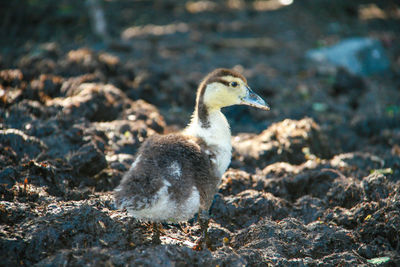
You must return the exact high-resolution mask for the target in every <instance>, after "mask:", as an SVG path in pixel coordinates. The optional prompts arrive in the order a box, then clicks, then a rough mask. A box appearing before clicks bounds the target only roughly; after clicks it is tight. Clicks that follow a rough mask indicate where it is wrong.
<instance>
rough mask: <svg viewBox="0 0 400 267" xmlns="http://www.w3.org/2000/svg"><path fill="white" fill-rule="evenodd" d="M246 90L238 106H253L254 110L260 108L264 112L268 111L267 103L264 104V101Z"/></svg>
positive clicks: (249, 90)
mask: <svg viewBox="0 0 400 267" xmlns="http://www.w3.org/2000/svg"><path fill="white" fill-rule="evenodd" d="M246 88H247V93H246V95H245V96H244V97H243V98H242V99H241V102H240V104H242V105H249V106H253V107H256V108H261V109H264V110H270V108H269V106H268V104H267V103H265V101H264V99H262V98H261V97H260V96H259V95H257V94H256V93H254V92H253V91H252V90H251V89H250V87H246Z"/></svg>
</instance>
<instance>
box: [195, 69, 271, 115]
mask: <svg viewBox="0 0 400 267" xmlns="http://www.w3.org/2000/svg"><path fill="white" fill-rule="evenodd" d="M197 105H198V108H199V109H207V110H215V109H221V108H223V107H227V106H232V105H249V106H253V107H257V108H261V109H265V110H269V106H268V104H267V103H265V101H264V100H263V99H262V98H261V97H260V96H258V95H257V94H255V93H254V92H253V91H252V90H251V89H250V87H249V86H248V85H247V80H246V78H245V77H243V75H241V74H240V73H238V72H236V71H233V70H229V69H216V70H214V71H213V72H211V73H210V74H208V75H207V76H206V77H205V78H204V80H203V81H202V82H201V84H200V86H199V90H198V92H197Z"/></svg>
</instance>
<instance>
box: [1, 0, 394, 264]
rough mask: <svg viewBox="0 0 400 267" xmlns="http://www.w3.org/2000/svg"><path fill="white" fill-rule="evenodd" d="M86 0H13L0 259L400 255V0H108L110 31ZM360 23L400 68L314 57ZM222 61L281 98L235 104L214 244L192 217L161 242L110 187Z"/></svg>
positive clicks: (294, 260)
mask: <svg viewBox="0 0 400 267" xmlns="http://www.w3.org/2000/svg"><path fill="white" fill-rule="evenodd" d="M87 3H88V2H86V4H85V2H84V1H78V0H74V1H50V0H46V1H28V0H18V1H17V0H15V1H3V2H2V3H1V4H0V17H1V18H2V20H0V27H1V31H0V35H1V36H0V37H1V38H0V39H1V41H0V44H1V47H0V48H1V50H0V51H1V54H0V69H1V71H0V88H1V90H0V151H1V153H0V199H1V201H0V251H1V253H0V265H2V266H31V265H36V266H83V265H85V266H86V265H87V266H126V265H129V266H243V265H247V266H268V265H270V266H275V265H276V266H374V265H375V264H380V266H399V265H400V256H399V254H400V232H399V231H400V78H399V77H400V15H399V14H400V5H399V3H398V2H397V1H389V0H388V1H344V0H343V1H334V2H333V1H328V0H318V1H311V0H309V1H297V0H296V1H294V2H293V3H292V4H291V5H288V6H282V5H280V4H279V1H273V0H271V1H267V2H264V3H262V2H254V1H216V2H211V1H210V2H208V1H202V2H187V3H186V2H184V1H122V0H115V1H104V2H102V1H100V3H101V5H102V8H103V10H104V14H105V19H106V22H107V24H106V28H105V31H103V34H100V36H99V35H96V34H95V33H94V31H93V27H92V26H91V25H93V24H92V21H91V17H90V15H89V12H88V9H89V8H88V5H87ZM22 7H23V8H22ZM353 36H364V37H373V38H376V39H378V40H380V41H381V42H382V44H383V46H384V48H385V50H386V52H387V55H388V58H389V60H390V68H389V69H388V70H387V71H385V72H383V73H378V74H374V75H372V76H368V77H358V76H354V75H351V74H350V73H348V72H347V71H345V70H331V71H329V72H326V71H324V70H321V68H320V67H319V66H318V65H316V64H312V63H311V64H310V63H309V62H307V61H306V60H305V59H304V55H305V52H306V51H307V50H309V49H312V48H316V47H320V46H328V45H331V44H334V43H336V42H338V41H340V40H342V39H344V38H347V37H353ZM215 67H227V68H235V69H236V70H239V71H241V72H242V73H243V74H244V75H245V76H246V77H247V78H248V81H249V85H250V86H251V87H252V88H253V90H254V91H256V92H257V93H259V94H260V95H261V96H262V97H263V98H264V99H266V100H267V102H269V104H270V105H271V107H272V109H271V111H270V112H265V111H261V110H255V109H252V108H250V107H231V108H226V109H225V110H224V112H225V114H226V115H227V117H228V119H229V121H230V124H231V127H232V133H233V138H232V142H233V146H234V153H233V159H232V164H231V166H230V169H229V170H228V171H227V172H226V174H225V175H224V177H223V182H222V185H221V187H220V189H219V192H218V194H217V195H216V196H215V200H214V203H213V205H212V208H211V210H210V214H211V218H212V220H211V224H210V230H209V231H210V236H211V239H212V249H211V250H206V251H200V252H198V251H193V250H192V249H191V248H190V246H191V244H192V243H194V242H196V240H197V238H198V237H199V236H200V229H199V226H198V224H197V223H196V220H194V219H193V220H191V221H189V222H187V223H183V224H181V225H171V224H169V225H168V224H165V225H164V233H163V237H162V244H161V245H154V244H152V242H151V230H150V229H151V228H150V227H149V225H148V224H146V223H142V222H138V221H135V220H134V219H132V218H130V217H128V216H127V214H126V213H124V212H123V211H119V210H115V208H114V207H113V199H112V194H111V191H112V189H113V188H114V187H115V186H116V185H117V184H118V182H119V180H120V179H121V177H122V175H123V173H124V172H125V171H126V170H127V169H128V168H129V165H130V164H131V163H132V159H133V155H134V153H135V152H136V151H137V149H138V147H139V146H140V144H141V143H142V142H143V140H145V139H146V137H148V136H150V135H152V134H155V133H167V132H172V131H177V130H180V129H182V128H183V127H184V126H185V124H186V123H187V121H188V120H189V118H190V114H191V112H192V111H193V106H194V98H195V90H196V86H197V84H198V82H199V81H200V79H201V78H202V77H203V76H204V75H205V74H206V73H207V72H209V71H211V70H213V69H214V68H215Z"/></svg>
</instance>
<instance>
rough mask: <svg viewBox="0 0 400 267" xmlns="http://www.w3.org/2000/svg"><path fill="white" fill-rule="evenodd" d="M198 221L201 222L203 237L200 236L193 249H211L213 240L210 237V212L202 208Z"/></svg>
mask: <svg viewBox="0 0 400 267" xmlns="http://www.w3.org/2000/svg"><path fill="white" fill-rule="evenodd" d="M198 221H199V224H200V230H201V237H200V238H199V240H198V241H197V243H196V245H195V246H194V247H193V249H194V250H202V249H204V248H208V249H211V241H210V239H209V237H208V223H209V221H210V216H208V212H207V211H205V210H200V211H199V215H198Z"/></svg>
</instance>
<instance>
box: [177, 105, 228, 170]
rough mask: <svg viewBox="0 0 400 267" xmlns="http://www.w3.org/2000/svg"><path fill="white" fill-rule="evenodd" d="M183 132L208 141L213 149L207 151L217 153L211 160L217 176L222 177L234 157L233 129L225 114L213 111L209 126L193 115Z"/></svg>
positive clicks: (210, 115)
mask: <svg viewBox="0 0 400 267" xmlns="http://www.w3.org/2000/svg"><path fill="white" fill-rule="evenodd" d="M183 134H185V135H189V136H195V137H199V138H201V139H203V140H204V141H205V142H206V144H207V145H208V146H209V147H210V149H212V151H206V153H208V154H210V155H211V154H214V155H215V157H212V158H211V161H212V163H213V164H214V165H215V166H216V176H217V177H222V175H223V174H224V173H225V171H226V169H227V168H228V166H229V164H230V162H231V157H232V144H231V131H230V128H229V124H228V121H227V120H226V118H225V116H224V114H222V112H221V111H219V110H215V111H213V112H211V113H210V114H209V127H208V128H203V127H202V126H201V123H200V121H198V119H197V117H193V119H192V121H191V123H190V124H189V125H188V127H187V128H186V129H185V130H184V132H183Z"/></svg>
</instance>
